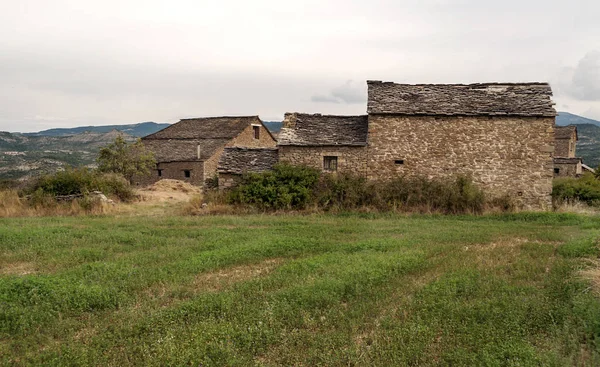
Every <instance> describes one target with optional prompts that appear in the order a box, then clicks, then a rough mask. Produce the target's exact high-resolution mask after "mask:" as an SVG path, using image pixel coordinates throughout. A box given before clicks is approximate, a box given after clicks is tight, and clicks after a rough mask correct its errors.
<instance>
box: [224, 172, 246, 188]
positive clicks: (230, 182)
mask: <svg viewBox="0 0 600 367" xmlns="http://www.w3.org/2000/svg"><path fill="white" fill-rule="evenodd" d="M240 181H242V176H240V175H234V174H231V173H219V190H226V189H231V188H233V187H236V186H237V185H238V184H239V183H240Z"/></svg>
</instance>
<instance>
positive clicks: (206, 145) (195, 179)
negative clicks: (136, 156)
mask: <svg viewBox="0 0 600 367" xmlns="http://www.w3.org/2000/svg"><path fill="white" fill-rule="evenodd" d="M142 142H143V144H144V145H145V146H146V147H147V148H148V149H149V150H151V151H152V152H153V153H154V155H155V157H156V160H157V165H156V170H155V171H154V172H153V173H152V174H151V175H149V176H145V177H140V178H138V179H137V180H136V181H137V182H138V183H141V184H148V183H152V182H155V181H158V180H160V179H163V178H171V179H177V180H183V181H187V182H190V183H192V184H195V185H202V184H204V182H205V181H206V180H207V179H211V178H214V177H216V176H217V164H218V162H219V159H220V158H221V154H222V153H223V151H224V149H225V148H226V147H233V146H243V147H265V148H266V147H271V148H274V147H275V145H276V142H275V139H274V138H273V136H272V135H271V133H270V132H269V130H268V129H267V128H265V126H264V125H263V123H262V121H261V120H260V118H258V116H243V117H206V118H193V119H184V120H181V121H179V122H178V123H176V124H173V125H171V126H168V127H166V128H165V129H163V130H161V131H158V132H156V133H154V134H151V135H148V136H146V137H144V138H142Z"/></svg>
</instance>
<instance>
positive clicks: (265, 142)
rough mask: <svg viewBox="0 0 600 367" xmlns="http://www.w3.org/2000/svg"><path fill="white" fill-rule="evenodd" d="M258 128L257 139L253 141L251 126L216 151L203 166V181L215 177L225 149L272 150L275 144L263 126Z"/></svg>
mask: <svg viewBox="0 0 600 367" xmlns="http://www.w3.org/2000/svg"><path fill="white" fill-rule="evenodd" d="M259 128H260V133H259V139H254V129H253V128H252V126H248V127H247V128H245V129H244V130H243V131H242V132H241V133H240V134H239V135H238V136H236V137H235V138H233V139H231V140H230V141H229V142H228V143H227V144H226V145H224V146H223V147H221V148H219V149H217V151H216V152H215V154H213V155H212V157H210V158H209V159H207V160H206V163H205V164H204V179H205V180H207V179H209V178H213V177H215V176H217V167H218V165H219V159H221V154H223V150H224V149H225V147H248V148H274V147H275V146H276V145H277V142H276V141H275V140H274V139H273V138H272V137H271V135H269V132H268V131H267V129H266V128H265V127H264V126H263V125H260V126H259Z"/></svg>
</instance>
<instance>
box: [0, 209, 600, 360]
mask: <svg viewBox="0 0 600 367" xmlns="http://www.w3.org/2000/svg"><path fill="white" fill-rule="evenodd" d="M598 238H600V220H599V219H598V218H593V217H583V216H576V215H568V214H516V215H499V216H483V217H470V216H459V217H450V216H400V215H389V214H382V215H378V214H364V215H358V214H344V215H336V216H333V215H324V216H241V217H234V216H221V217H78V218H25V219H0V361H1V363H2V364H3V365H45V366H46V365H49V366H52V365H62V366H69V365H73V366H76V365H77V366H79V365H99V366H106V365H114V366H125V365H139V366H165V365H177V366H184V365H185V366H187V365H189V366H213V365H214V366H221V365H223V366H236V365H237V366H248V365H267V366H269V365H273V366H274V365H290V366H291V365H306V366H313V365H323V366H342V365H344V366H347V365H356V366H367V365H378V366H392V365H397V366H404V365H406V366H434V365H452V366H474V365H482V366H547V365H548V366H565V365H579V366H582V365H588V366H594V365H599V364H600V301H599V299H598V298H597V296H595V295H594V294H593V293H592V292H591V291H590V288H589V284H588V283H586V282H585V281H584V280H582V279H581V278H580V277H579V276H578V271H579V270H581V269H582V268H583V267H585V266H586V265H585V264H586V263H587V259H588V258H596V257H598Z"/></svg>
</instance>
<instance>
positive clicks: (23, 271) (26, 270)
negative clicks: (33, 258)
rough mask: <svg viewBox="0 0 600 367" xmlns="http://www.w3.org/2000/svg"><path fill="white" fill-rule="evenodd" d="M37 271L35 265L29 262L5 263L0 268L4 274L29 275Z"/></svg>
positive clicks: (0, 271)
mask: <svg viewBox="0 0 600 367" xmlns="http://www.w3.org/2000/svg"><path fill="white" fill-rule="evenodd" d="M33 273H35V266H34V265H33V264H32V263H28V262H15V263H9V264H3V265H2V267H1V268H0V274H2V275H27V274H33Z"/></svg>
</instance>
